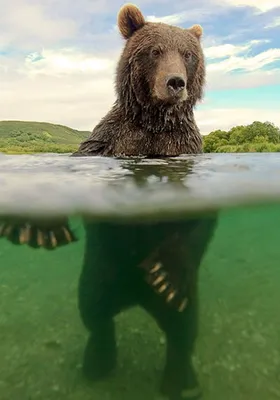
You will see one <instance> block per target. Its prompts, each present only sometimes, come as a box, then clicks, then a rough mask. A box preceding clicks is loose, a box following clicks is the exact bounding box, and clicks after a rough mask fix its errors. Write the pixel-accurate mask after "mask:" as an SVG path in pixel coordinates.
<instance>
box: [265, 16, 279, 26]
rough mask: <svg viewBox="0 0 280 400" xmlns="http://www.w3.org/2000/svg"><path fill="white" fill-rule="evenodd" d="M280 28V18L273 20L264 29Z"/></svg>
mask: <svg viewBox="0 0 280 400" xmlns="http://www.w3.org/2000/svg"><path fill="white" fill-rule="evenodd" d="M278 26H280V17H276V18H274V20H273V21H272V22H271V23H270V24H267V25H266V26H265V29H271V28H277V27H278Z"/></svg>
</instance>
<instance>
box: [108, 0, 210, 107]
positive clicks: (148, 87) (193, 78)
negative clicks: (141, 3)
mask: <svg viewBox="0 0 280 400" xmlns="http://www.w3.org/2000/svg"><path fill="white" fill-rule="evenodd" d="M118 27H119V30H120V33H121V35H122V36H123V38H124V39H125V40H126V44H125V47H124V49H123V52H122V55H121V57H120V60H119V63H118V67H117V77H116V91H117V95H118V100H119V102H120V103H121V104H123V105H124V106H128V107H129V108H130V110H131V109H132V108H135V107H136V108H138V109H142V110H143V109H145V108H146V109H147V108H149V107H152V106H154V107H157V108H159V109H162V108H172V107H173V108H174V107H176V108H177V109H178V108H182V107H183V108H185V106H186V105H187V104H188V105H190V106H192V107H193V106H194V105H195V104H196V102H197V101H198V100H200V99H201V98H202V95H203V87H204V81H205V64H204V55H203V51H202V47H201V43H200V40H201V36H202V28H201V26H200V25H193V26H192V27H190V28H188V29H183V28H179V27H176V26H171V25H168V24H165V23H153V22H147V21H145V18H144V16H143V15H142V13H141V11H140V10H139V9H138V8H137V7H136V6H135V5H133V4H126V5H124V6H123V7H122V8H121V9H120V11H119V14H118Z"/></svg>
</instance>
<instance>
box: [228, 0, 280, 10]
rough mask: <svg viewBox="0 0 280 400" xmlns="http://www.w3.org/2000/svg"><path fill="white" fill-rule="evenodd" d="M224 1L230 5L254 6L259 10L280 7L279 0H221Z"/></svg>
mask: <svg viewBox="0 0 280 400" xmlns="http://www.w3.org/2000/svg"><path fill="white" fill-rule="evenodd" d="M222 1H223V2H224V3H226V4H229V5H231V6H236V7H238V6H250V7H255V8H257V9H258V10H259V11H261V12H266V11H269V10H272V9H273V8H276V7H280V1H279V0H222Z"/></svg>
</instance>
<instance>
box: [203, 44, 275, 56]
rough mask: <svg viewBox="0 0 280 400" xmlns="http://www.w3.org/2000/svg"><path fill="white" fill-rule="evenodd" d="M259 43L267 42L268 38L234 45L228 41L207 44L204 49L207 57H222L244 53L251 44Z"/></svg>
mask: <svg viewBox="0 0 280 400" xmlns="http://www.w3.org/2000/svg"><path fill="white" fill-rule="evenodd" d="M260 43H269V40H251V41H250V42H248V43H246V44H243V45H234V44H230V43H224V44H220V45H218V46H209V47H206V48H205V49H204V53H205V56H206V57H207V58H216V59H217V58H224V57H232V56H235V55H237V54H240V53H244V52H246V51H248V50H250V49H251V48H252V46H254V45H256V44H260Z"/></svg>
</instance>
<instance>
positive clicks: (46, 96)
mask: <svg viewBox="0 0 280 400" xmlns="http://www.w3.org/2000/svg"><path fill="white" fill-rule="evenodd" d="M0 2H1V0H0ZM9 3H10V4H7V2H5V13H2V15H0V26H1V31H0V71H1V74H0V88H1V98H0V120H6V119H21V120H39V121H49V122H55V123H61V124H66V125H68V126H71V127H74V128H78V129H87V130H91V129H92V128H93V127H94V125H95V124H96V123H97V122H98V121H99V120H100V118H101V117H102V116H103V115H104V114H105V113H106V112H107V111H108V110H109V108H110V107H111V105H112V103H113V101H114V99H115V93H114V72H115V66H116V62H117V60H118V57H119V55H120V51H121V49H122V46H123V44H124V41H123V40H122V38H121V37H120V34H119V32H118V30H117V27H116V16H117V12H118V10H119V8H120V6H121V5H122V4H124V2H123V1H119V0H114V2H112V1H109V0H94V1H93V0H80V1H79V2H77V3H74V2H72V1H71V2H70V0H61V1H60V2H57V1H54V0H48V1H47V2H46V1H43V0H37V1H35V0H13V1H11V2H9ZM135 4H136V5H137V6H139V8H140V9H141V11H142V13H143V14H144V16H145V18H147V19H148V20H152V21H163V22H167V23H171V24H174V25H179V26H182V27H189V26H191V25H193V24H197V23H199V24H201V25H202V26H203V29H204V36H203V48H204V51H205V55H206V62H207V64H206V65H207V86H206V91H205V98H204V101H203V103H202V104H200V105H199V106H198V107H197V110H196V118H197V123H198V125H199V127H200V129H201V132H202V133H204V134H206V133H209V132H210V131H212V130H214V129H229V128H231V127H232V126H234V125H238V124H246V123H248V124H249V123H251V122H253V121H254V120H260V121H267V120H268V121H271V122H274V123H275V124H277V125H279V126H280V0H257V1H253V0H207V1H206V0H177V1H176V2H170V1H167V0H153V1H150V0H139V1H137V2H136V3H135Z"/></svg>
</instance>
